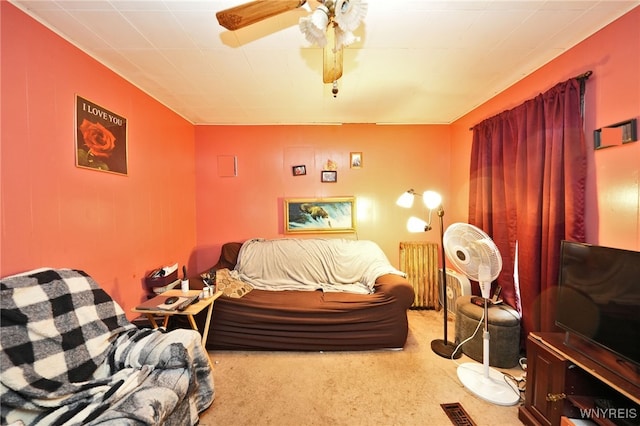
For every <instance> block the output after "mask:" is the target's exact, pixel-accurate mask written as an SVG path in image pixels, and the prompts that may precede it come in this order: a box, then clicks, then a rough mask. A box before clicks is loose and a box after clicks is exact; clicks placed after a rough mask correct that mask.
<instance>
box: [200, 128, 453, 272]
mask: <svg viewBox="0 0 640 426" xmlns="http://www.w3.org/2000/svg"><path fill="white" fill-rule="evenodd" d="M350 152H362V153H363V167H362V168H361V169H351V168H350V167H349V154H350ZM218 156H236V157H237V162H238V176H237V177H221V176H219V175H218V174H219V173H218V167H217V159H218ZM329 159H331V160H332V161H334V162H336V163H337V165H338V181H337V182H336V183H322V182H320V171H321V170H322V169H323V166H324V165H325V164H326V163H327V160H329ZM449 160H450V154H449V127H448V126H378V125H375V124H350V125H342V126H197V127H196V182H197V183H196V205H197V229H198V242H197V248H196V251H195V253H196V258H197V263H198V267H199V268H200V269H206V268H208V267H210V266H212V265H213V264H214V263H215V261H216V260H217V259H218V255H219V252H220V247H221V245H222V244H223V243H225V242H228V241H244V240H246V239H249V238H254V237H262V238H276V237H282V236H284V234H283V232H284V231H283V221H284V220H283V200H284V199H285V198H322V197H335V196H355V197H356V200H357V213H358V222H357V234H355V235H354V234H339V235H329V237H342V238H359V239H366V240H374V241H376V242H377V243H378V244H379V245H380V246H381V247H382V249H383V250H384V251H385V253H386V254H387V257H389V259H390V260H391V261H392V263H394V264H396V265H397V262H398V243H399V242H400V241H412V240H425V241H427V240H431V241H439V237H438V235H439V234H438V232H437V229H438V228H437V226H436V227H435V230H434V231H431V232H429V233H427V234H418V235H416V234H410V233H408V232H407V231H406V221H407V219H408V218H409V216H411V215H420V216H424V214H425V209H424V207H423V205H422V203H421V202H420V203H419V204H418V203H416V205H415V206H414V208H413V209H411V210H405V209H402V208H400V207H397V206H396V205H395V201H396V199H397V198H398V196H399V195H400V194H401V193H402V192H404V191H406V190H407V189H409V188H414V189H415V190H416V191H419V192H422V191H425V190H427V189H433V190H436V191H439V192H441V193H442V194H443V195H444V197H445V203H446V194H447V193H448V192H449V186H448V181H449V178H448V175H449ZM298 164H304V165H306V166H307V174H306V175H305V176H296V177H294V176H293V175H292V172H291V167H292V166H294V165H298ZM445 208H446V205H445ZM434 220H437V217H434ZM434 223H435V224H437V222H434ZM296 235H298V236H300V235H299V234H296ZM313 236H317V235H313ZM325 236H326V235H325Z"/></svg>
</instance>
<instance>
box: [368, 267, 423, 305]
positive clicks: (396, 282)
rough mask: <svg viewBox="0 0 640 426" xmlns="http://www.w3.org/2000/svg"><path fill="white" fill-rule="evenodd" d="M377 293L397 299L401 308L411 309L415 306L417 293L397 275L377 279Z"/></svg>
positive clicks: (406, 281) (407, 282) (382, 276)
mask: <svg viewBox="0 0 640 426" xmlns="http://www.w3.org/2000/svg"><path fill="white" fill-rule="evenodd" d="M375 289H376V292H382V293H384V294H387V295H389V297H392V298H394V299H396V300H397V301H398V303H399V305H400V306H402V307H404V308H405V309H409V308H410V307H411V305H412V304H413V301H414V298H415V292H414V290H413V286H412V285H411V283H410V282H409V281H408V280H407V279H406V278H404V277H402V276H400V275H396V274H385V275H381V276H379V277H378V278H377V279H376V283H375Z"/></svg>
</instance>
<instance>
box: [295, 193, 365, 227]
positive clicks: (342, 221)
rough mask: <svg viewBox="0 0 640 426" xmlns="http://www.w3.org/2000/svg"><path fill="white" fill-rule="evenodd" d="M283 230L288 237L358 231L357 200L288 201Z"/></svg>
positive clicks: (304, 199)
mask: <svg viewBox="0 0 640 426" xmlns="http://www.w3.org/2000/svg"><path fill="white" fill-rule="evenodd" d="M284 231H285V233H287V234H293V233H340V232H342V233H348V232H355V231H356V200H355V197H335V198H319V199H318V198H296V199H285V200H284Z"/></svg>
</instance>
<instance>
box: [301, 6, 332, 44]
mask: <svg viewBox="0 0 640 426" xmlns="http://www.w3.org/2000/svg"><path fill="white" fill-rule="evenodd" d="M328 25H329V9H327V7H326V6H324V5H320V6H318V7H317V8H316V9H315V10H314V11H313V13H311V15H309V16H307V17H304V18H300V21H299V25H298V26H299V27H300V31H301V32H302V34H304V36H305V38H306V39H307V41H309V43H312V44H316V45H318V46H320V47H324V46H325V45H326V44H327V35H326V30H327V26H328Z"/></svg>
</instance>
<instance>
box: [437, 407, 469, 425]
mask: <svg viewBox="0 0 640 426" xmlns="http://www.w3.org/2000/svg"><path fill="white" fill-rule="evenodd" d="M440 406H441V407H442V409H443V410H444V412H445V413H446V414H447V417H449V420H451V423H453V424H454V425H455V426H476V424H475V423H474V421H473V420H471V417H469V414H467V412H466V411H464V408H462V405H460V403H458V402H452V403H450V404H440Z"/></svg>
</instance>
